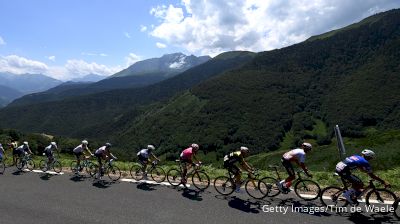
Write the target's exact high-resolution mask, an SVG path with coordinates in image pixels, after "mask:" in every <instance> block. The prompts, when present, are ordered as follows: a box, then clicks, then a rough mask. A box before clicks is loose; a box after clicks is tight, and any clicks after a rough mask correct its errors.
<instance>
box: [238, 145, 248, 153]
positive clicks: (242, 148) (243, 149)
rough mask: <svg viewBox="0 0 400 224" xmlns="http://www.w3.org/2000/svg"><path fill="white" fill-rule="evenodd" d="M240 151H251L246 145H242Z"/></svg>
mask: <svg viewBox="0 0 400 224" xmlns="http://www.w3.org/2000/svg"><path fill="white" fill-rule="evenodd" d="M240 151H242V152H249V151H250V150H249V148H247V147H246V146H240Z"/></svg>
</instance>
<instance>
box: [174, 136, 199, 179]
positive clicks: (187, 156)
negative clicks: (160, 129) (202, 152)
mask: <svg viewBox="0 0 400 224" xmlns="http://www.w3.org/2000/svg"><path fill="white" fill-rule="evenodd" d="M198 151H199V145H198V144H196V143H193V144H191V145H190V147H189V148H187V149H185V150H183V151H182V153H181V155H180V157H179V159H180V161H181V164H182V167H183V169H182V171H183V172H182V181H181V182H182V184H183V185H184V186H186V181H187V180H186V175H187V171H188V167H189V166H192V165H193V164H195V163H193V159H195V160H196V161H197V163H198V164H200V163H201V161H200V160H198V159H197V158H196V154H197V152H198Z"/></svg>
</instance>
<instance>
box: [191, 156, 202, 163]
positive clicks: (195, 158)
mask: <svg viewBox="0 0 400 224" xmlns="http://www.w3.org/2000/svg"><path fill="white" fill-rule="evenodd" d="M194 160H195V161H196V162H197V163H199V162H200V160H199V159H197V157H196V155H195V154H193V158H192V163H195V162H194Z"/></svg>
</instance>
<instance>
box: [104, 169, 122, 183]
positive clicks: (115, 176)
mask: <svg viewBox="0 0 400 224" xmlns="http://www.w3.org/2000/svg"><path fill="white" fill-rule="evenodd" d="M107 175H108V177H109V178H110V179H111V180H112V181H117V180H119V178H120V177H121V170H120V169H119V168H118V167H117V166H115V165H112V166H110V167H108V169H107Z"/></svg>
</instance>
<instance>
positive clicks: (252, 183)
mask: <svg viewBox="0 0 400 224" xmlns="http://www.w3.org/2000/svg"><path fill="white" fill-rule="evenodd" d="M244 188H245V189H246V192H247V194H248V195H250V196H251V197H252V198H254V199H262V198H265V197H266V196H267V195H266V193H267V188H268V186H267V184H266V183H264V182H262V181H261V180H258V179H249V180H248V181H246V184H245V185H244Z"/></svg>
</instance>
